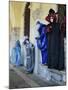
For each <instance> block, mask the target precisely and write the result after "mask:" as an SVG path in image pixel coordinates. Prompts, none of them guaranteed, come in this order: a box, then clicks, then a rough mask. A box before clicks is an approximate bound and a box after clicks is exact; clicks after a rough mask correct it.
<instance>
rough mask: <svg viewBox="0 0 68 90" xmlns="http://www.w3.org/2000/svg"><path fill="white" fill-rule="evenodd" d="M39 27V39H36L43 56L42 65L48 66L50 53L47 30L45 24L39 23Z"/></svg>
mask: <svg viewBox="0 0 68 90" xmlns="http://www.w3.org/2000/svg"><path fill="white" fill-rule="evenodd" d="M37 25H39V28H38V32H39V37H36V39H37V46H38V48H39V49H40V50H41V55H42V64H47V59H48V53H47V44H48V42H47V35H46V32H47V28H46V25H45V24H43V23H40V22H39V21H38V22H37Z"/></svg>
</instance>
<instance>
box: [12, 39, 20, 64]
mask: <svg viewBox="0 0 68 90" xmlns="http://www.w3.org/2000/svg"><path fill="white" fill-rule="evenodd" d="M11 63H12V64H14V65H16V66H19V65H21V45H20V41H19V40H17V41H16V44H15V47H14V48H13V49H12V55H11Z"/></svg>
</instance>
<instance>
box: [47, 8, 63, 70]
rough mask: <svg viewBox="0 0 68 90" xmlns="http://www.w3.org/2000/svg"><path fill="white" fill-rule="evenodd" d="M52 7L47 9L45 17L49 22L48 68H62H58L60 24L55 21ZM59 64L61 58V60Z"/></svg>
mask: <svg viewBox="0 0 68 90" xmlns="http://www.w3.org/2000/svg"><path fill="white" fill-rule="evenodd" d="M56 16H57V15H56V13H55V11H54V10H53V9H50V10H49V14H48V16H47V17H46V18H45V19H46V20H47V21H48V22H49V24H48V26H47V31H48V68H53V69H58V70H62V69H63V67H61V68H60V63H59V62H60V60H59V57H60V24H59V23H58V22H57V21H58V17H56ZM61 64H62V65H63V63H62V60H61Z"/></svg>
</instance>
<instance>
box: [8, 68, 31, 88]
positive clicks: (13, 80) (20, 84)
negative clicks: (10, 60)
mask: <svg viewBox="0 0 68 90" xmlns="http://www.w3.org/2000/svg"><path fill="white" fill-rule="evenodd" d="M9 73H10V74H9V79H10V80H9V88H10V89H16V88H30V86H29V85H28V84H27V83H26V82H25V81H24V80H23V79H22V78H21V77H19V76H18V75H17V74H16V73H15V72H14V71H13V70H11V69H10V71H9Z"/></svg>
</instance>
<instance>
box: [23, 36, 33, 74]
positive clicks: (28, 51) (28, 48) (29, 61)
mask: <svg viewBox="0 0 68 90" xmlns="http://www.w3.org/2000/svg"><path fill="white" fill-rule="evenodd" d="M23 43H24V45H25V55H26V58H25V59H24V60H26V61H25V69H26V71H27V72H28V73H32V72H33V70H34V65H35V47H34V45H33V44H32V43H30V41H29V38H28V37H26V39H25V41H24V42H23Z"/></svg>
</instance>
